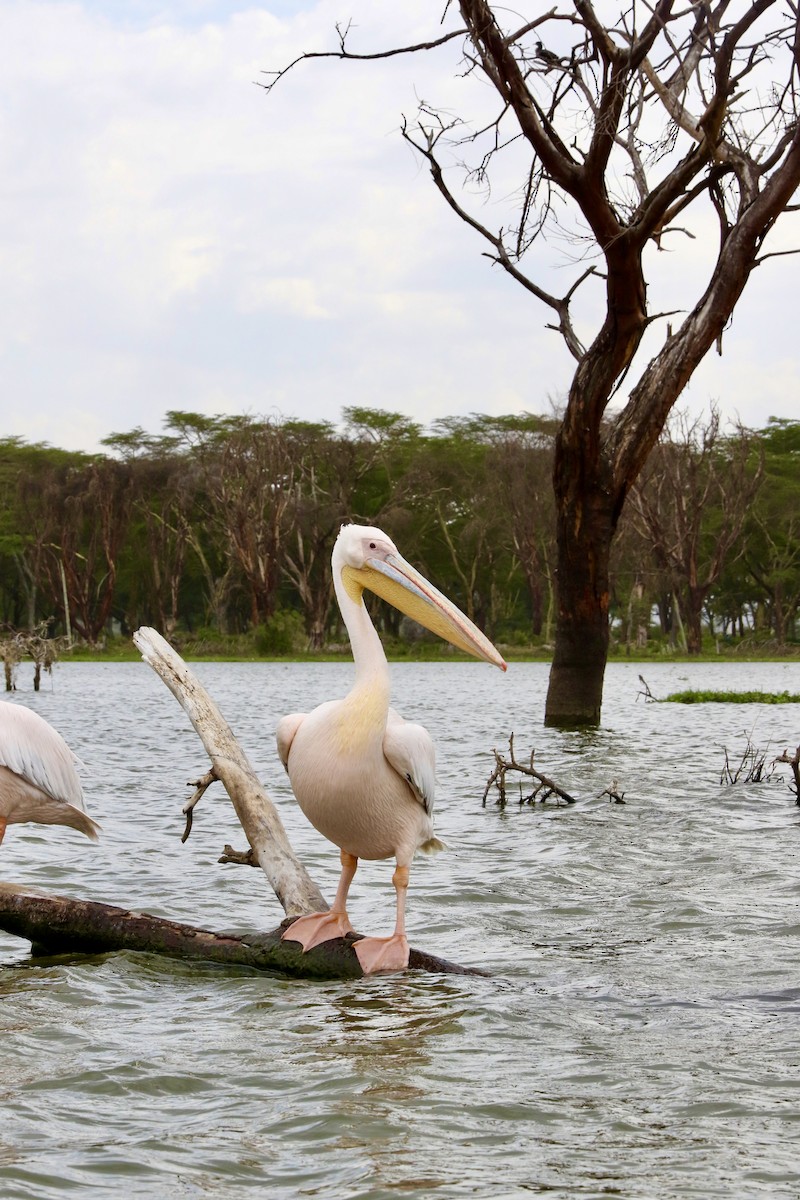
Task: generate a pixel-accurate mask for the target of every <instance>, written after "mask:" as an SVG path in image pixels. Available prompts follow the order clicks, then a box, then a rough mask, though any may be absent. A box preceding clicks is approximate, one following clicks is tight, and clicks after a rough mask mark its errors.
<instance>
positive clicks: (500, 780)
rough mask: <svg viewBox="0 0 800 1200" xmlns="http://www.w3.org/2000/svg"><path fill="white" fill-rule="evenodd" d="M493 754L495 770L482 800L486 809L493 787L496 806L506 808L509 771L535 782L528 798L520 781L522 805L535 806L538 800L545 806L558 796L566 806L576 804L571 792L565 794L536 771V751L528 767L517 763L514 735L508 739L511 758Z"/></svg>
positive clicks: (533, 752)
mask: <svg viewBox="0 0 800 1200" xmlns="http://www.w3.org/2000/svg"><path fill="white" fill-rule="evenodd" d="M492 753H493V754H494V760H495V768H494V770H493V771H492V773H491V775H490V776H489V778H488V780H487V781H486V788H485V790H484V793H483V800H482V804H483V805H484V807H485V806H486V798H487V796H488V795H489V792H490V791H491V789H492V786H494V787H495V788H496V789H497V798H496V800H495V804H498V805H499V806H500V807H501V808H503V807H504V806H505V803H506V776H507V774H508V772H509V771H517V772H518V773H519V774H520V775H527V776H528V777H529V778H530V779H533V780H534V786H533V791H532V792H531V793H530V794H529V795H527V796H524V795H523V794H522V781H521V780H519V781H518V782H519V803H520V804H535V803H536V801H537V800H538V802H539V803H540V804H544V803H545V801H546V800H549V799H550V797H551V796H556V797H557V798H558V800H563V802H564V803H565V804H574V803H575V798H574V796H570V794H569V792H565V791H564V789H563V788H560V787H559V786H558V784H557V783H554V782H553V780H552V779H548V778H547V776H546V775H542V773H541V771H537V770H535V769H534V766H533V758H534V755H535V753H536V751H535V750H532V751H531V756H530V762H529V763H528V764H527V765H526V764H525V763H520V762H517V760H516V758H515V757H514V735H513V733H512V734H511V736H510V737H509V739H508V753H509V758H507V759H506V758H504V757H503V755H502V754H500V752H499V751H498V750H494V749H493V750H492Z"/></svg>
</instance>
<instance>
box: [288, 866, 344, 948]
mask: <svg viewBox="0 0 800 1200" xmlns="http://www.w3.org/2000/svg"><path fill="white" fill-rule="evenodd" d="M340 857H341V862H342V873H341V875H340V876H339V886H338V887H337V889H336V895H335V896H334V898H333V907H332V908H331V909H330V910H329V911H328V912H323V913H309V915H308V916H307V917H298V918H297V920H296V921H293V922H292V924H291V925H290V926H289V928H288V929H287V930H286V931H285V932H284V933H283V934H282V935H281V941H282V942H299V943H300V945H301V946H302V947H303V950H304V951H305V950H310V949H311V948H312V946H319V945H320V943H321V942H331V941H333V939H334V938H340V937H344V935H345V934H346V933H352V932H353V926H352V925H351V924H350V918H349V917H348V915H347V893H348V892H349V890H350V884H351V883H352V882H353V876H354V875H355V873H356V867H357V866H358V859H357V858H356V857H355V855H353V854H347V853H345V851H344V850H342V852H341V855H340Z"/></svg>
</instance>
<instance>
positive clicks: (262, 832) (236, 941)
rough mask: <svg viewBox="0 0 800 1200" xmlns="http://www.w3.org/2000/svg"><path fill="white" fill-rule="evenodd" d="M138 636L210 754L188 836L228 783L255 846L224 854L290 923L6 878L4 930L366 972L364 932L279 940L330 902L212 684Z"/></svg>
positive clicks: (438, 963) (417, 962) (144, 634)
mask: <svg viewBox="0 0 800 1200" xmlns="http://www.w3.org/2000/svg"><path fill="white" fill-rule="evenodd" d="M134 641H135V643H136V646H137V648H138V649H139V651H140V652H141V654H142V657H143V658H144V660H145V661H146V662H147V663H148V664H149V665H150V666H151V667H152V668H153V670H154V671H155V672H156V674H157V675H158V676H159V678H160V679H162V680H163V682H164V683H165V684H166V686H167V687H168V688H169V690H170V691H171V692H172V694H173V695H174V696H175V698H176V699H177V700H178V701H179V703H180V704H181V706H182V707H183V709H184V710H185V712H186V714H187V716H188V717H189V719H190V721H191V722H192V725H193V726H194V728H195V731H196V732H197V734H198V735H199V737H200V739H201V740H202V742H203V745H204V746H205V748H206V751H207V753H208V756H209V758H210V759H211V768H212V769H211V771H210V772H209V773H208V774H207V775H206V776H204V777H203V779H202V780H200V781H199V783H198V785H197V791H196V792H195V794H194V796H193V797H192V799H191V800H190V801H189V802H188V803H187V804H186V805H185V806H184V812H185V813H186V814H187V829H186V833H185V834H184V840H185V838H186V836H188V831H189V830H190V829H191V814H192V813H193V810H194V806H195V805H196V803H197V801H198V800H199V799H200V798H201V796H202V795H203V793H204V792H205V790H206V788H207V787H208V786H209V785H210V784H211V783H213V782H215V781H216V780H220V781H221V782H222V783H223V784H224V786H225V790H226V791H227V793H228V795H229V797H230V799H231V802H232V804H233V807H234V809H235V810H236V815H237V817H238V818H239V821H240V823H241V825H242V829H243V830H244V832H245V836H246V837H247V840H248V842H249V844H250V849H249V851H248V852H247V853H244V854H243V853H237V852H235V851H231V849H230V847H228V846H226V847H225V852H224V854H223V857H222V858H221V860H220V861H223V862H240V863H245V864H247V865H249V866H255V867H259V868H260V869H261V870H262V871H263V872H264V874H265V875H266V877H267V880H268V882H269V885H270V887H271V888H272V890H273V891H274V893H275V895H276V896H277V898H278V900H279V901H280V903H281V905H282V907H283V909H284V911H285V913H286V920H285V921H284V923H283V924H282V925H281V926H279V927H278V928H277V929H273V930H270V931H269V932H267V933H255V934H253V935H251V936H248V937H234V936H232V935H229V934H217V933H213V932H210V931H209V930H205V929H196V928H194V927H193V926H190V925H182V924H178V923H176V922H174V921H167V920H164V919H163V918H160V917H154V916H150V915H148V914H146V913H137V912H129V911H127V910H125V909H121V908H117V907H115V906H113V905H109V904H100V903H97V902H95V901H91V900H74V899H71V898H68V897H64V896H51V895H45V894H42V893H40V892H36V891H33V890H31V889H27V888H19V887H15V886H14V885H11V884H0V929H4V930H6V931H7V932H8V933H12V934H15V935H17V936H19V937H23V938H27V939H28V940H29V941H31V942H32V943H33V944H34V946H35V947H37V948H38V949H39V950H40V951H41V952H46V953H64V952H68V951H78V952H86V953H104V952H108V951H113V950H142V951H149V952H150V953H155V954H162V955H166V956H168V957H171V958H192V959H202V960H205V961H212V962H221V963H228V964H232V965H238V966H249V967H256V968H259V969H267V970H273V971H277V972H280V973H282V974H286V975H297V976H303V977H309V978H314V977H317V978H341V979H350V978H358V977H360V976H361V975H362V974H363V972H362V970H361V966H360V963H359V961H358V958H357V956H356V954H355V951H354V950H353V943H354V941H356V940H357V939H358V937H359V935H358V934H348V935H347V937H346V938H336V939H334V940H333V941H330V942H324V943H322V945H319V946H315V947H314V948H313V949H311V950H308V951H306V952H305V953H304V952H303V950H302V948H301V947H300V945H299V943H298V942H291V941H287V942H284V941H282V940H281V934H282V932H283V930H284V928H285V927H286V925H287V924H288V923H290V921H291V920H292V919H294V918H296V917H298V916H301V915H302V914H303V913H307V912H319V911H324V910H326V909H327V908H328V904H327V902H326V900H325V898H324V897H323V895H322V893H321V892H320V890H319V888H318V887H317V885H316V884H315V883H314V881H313V879H311V877H310V876H309V874H308V872H307V871H306V869H305V867H304V866H303V864H302V863H301V862H300V860H299V859H298V858H297V856H296V854H295V853H294V851H293V849H292V847H291V845H290V844H289V839H288V838H287V836H286V831H285V829H284V827H283V822H282V821H281V819H280V816H279V814H278V812H277V810H276V808H275V806H274V805H273V803H272V801H271V800H270V799H269V797H268V795H267V794H266V792H265V790H264V788H263V787H262V785H261V783H260V782H259V780H258V778H257V776H256V774H255V772H254V771H253V768H252V767H251V765H250V763H249V762H248V760H247V756H246V755H245V753H244V751H243V750H242V748H241V747H240V746H239V744H238V742H237V741H236V739H235V738H234V736H233V733H232V732H231V730H230V727H229V726H228V724H227V722H226V721H225V719H224V717H223V716H222V714H221V713H220V711H219V709H218V708H217V706H216V704H215V703H214V701H213V700H212V699H211V697H210V696H209V695H208V693H207V692H206V690H205V688H204V687H203V686H202V685H201V683H200V682H199V680H198V679H197V678H196V676H195V675H194V674H193V673H192V672H191V671H190V670H189V668H188V667H187V665H186V663H184V661H183V659H182V658H181V657H180V656H179V655H178V654H177V653H176V652H175V651H174V650H173V649H172V647H171V646H170V645H169V644H168V643H167V642H165V641H164V639H163V638H162V637H161V635H160V634H159V633H157V632H156V631H155V630H154V629H146V628H145V629H140V630H139V631H138V632H137V633H136V634H134ZM409 967H411V968H412V969H414V968H416V969H418V970H424V971H433V972H437V973H444V974H459V975H463V974H466V975H482V974H483V973H484V972H482V971H479V970H477V969H473V968H468V967H461V966H459V965H458V964H456V963H451V962H447V961H446V960H445V959H440V958H437V957H435V956H434V955H431V954H425V953H423V952H422V951H419V950H414V949H412V950H411V954H410V957H409Z"/></svg>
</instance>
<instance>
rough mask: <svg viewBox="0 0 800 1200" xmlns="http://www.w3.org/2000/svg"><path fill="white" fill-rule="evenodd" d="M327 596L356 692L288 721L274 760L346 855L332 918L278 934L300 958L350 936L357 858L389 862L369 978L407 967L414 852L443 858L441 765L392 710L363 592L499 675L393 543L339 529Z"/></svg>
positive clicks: (313, 919) (477, 640) (365, 955)
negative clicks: (436, 820)
mask: <svg viewBox="0 0 800 1200" xmlns="http://www.w3.org/2000/svg"><path fill="white" fill-rule="evenodd" d="M331 565H332V570H333V584H334V588H335V591H336V599H337V600H338V602H339V608H340V609H341V613H342V619H343V620H344V623H345V626H346V627H347V632H348V634H349V635H350V645H351V647H352V651H353V659H354V662H355V682H354V684H353V687H352V689H351V691H350V692H348V694H347V695H346V696H345V697H344V698H343V699H341V700H330V701H328V702H327V703H326V704H321V705H320V706H319V707H318V708H315V709H314V710H313V712H310V713H292V714H291V715H290V716H288V717H284V718H283V719H282V720H281V721H280V723H279V725H278V730H277V739H278V753H279V754H280V758H281V761H282V762H283V765H284V767H285V768H286V770H287V772H288V775H289V779H290V782H291V785H292V790H293V791H294V794H295V797H296V799H297V802H298V804H299V805H300V808H301V809H302V810H303V812H304V813H305V815H306V817H308V819H309V821H310V822H311V824H312V825H313V826H314V827H315V828H316V829H318V830H319V832H320V833H321V834H323V835H324V836H325V837H326V838H328V840H329V841H331V842H333V843H334V845H336V846H338V847H339V849H340V851H341V864H342V872H341V876H340V878H339V886H338V888H337V891H336V896H335V898H334V901H333V906H332V908H331V909H330V911H329V912H325V913H314V914H311V915H309V916H303V917H299V918H298V919H297V920H296V921H294V922H293V924H292V925H290V926H289V928H288V929H287V930H286V932H285V933H284V934H283V937H284V938H285V939H287V940H291V941H297V942H300V944H301V945H302V947H303V950H310V949H311V947H312V946H317V945H319V944H320V943H321V942H325V941H329V940H331V939H332V938H337V937H343V936H344V935H345V934H346V933H349V932H351V931H352V928H353V927H352V925H351V924H350V919H349V917H348V915H347V894H348V890H349V888H350V884H351V882H352V879H353V876H354V875H355V872H356V867H357V866H358V860H359V859H360V858H366V859H384V858H394V859H395V861H396V864H397V865H396V868H395V872H394V875H393V877H392V882H393V884H394V887H395V892H396V894H397V921H396V924H395V930H394V933H393V934H392V936H391V937H388V938H378V937H368V938H363V939H360V940H359V941H357V942H356V944H355V951H356V954H357V955H358V958H359V962H360V963H361V967H362V970H363V971H364V973H365V974H369V973H371V972H373V971H398V970H403V969H404V968H405V967H407V966H408V942H407V940H406V933H405V903H406V893H407V890H408V874H409V868H410V866H411V860H412V859H413V857H414V854H415V852H416V851H417V850H422V851H423V852H427V853H431V852H435V851H436V850H439V849H441V848H442V843H441V842H439V841H438V839H437V838H436V837H435V836H434V831H433V793H434V784H435V774H436V755H435V750H434V746H433V742H432V740H431V737H430V735H429V734H428V732H427V730H426V729H424V728H423V727H422V726H421V725H414V724H411V723H410V722H407V721H404V720H403V718H402V717H401V716H400V714H399V713H397V712H395V710H394V709H392V708H390V707H389V692H390V686H389V664H388V663H387V661H386V655H385V654H384V652H383V647H382V645H381V641H380V638H379V637H378V634H377V632H376V630H375V627H374V625H373V624H372V621H371V620H370V618H369V614H368V613H367V610H366V607H365V605H364V600H363V595H362V594H363V592H364V589H365V588H368V589H369V590H370V591H371V592H375V593H376V594H377V595H378V596H381V597H383V599H384V600H387V601H388V602H389V603H390V604H392V605H394V607H395V608H398V609H399V610H400V611H401V612H403V613H405V614H406V615H407V616H409V617H412V618H413V619H414V620H415V621H418V622H419V623H420V624H422V625H425V626H426V627H427V628H428V629H430V630H432V631H433V632H434V633H436V634H438V635H439V637H442V638H445V639H446V640H447V641H448V642H451V643H452V644H453V645H454V646H457V647H458V648H459V649H460V650H464V651H466V652H467V653H468V654H471V655H474V657H476V658H481V659H484V660H485V661H486V662H489V663H493V664H494V665H495V666H498V667H500V668H501V669H502V670H505V669H506V664H505V663H504V661H503V659H502V658H501V656H500V655H499V654H498V652H497V650H496V649H495V648H494V646H493V645H492V643H491V642H490V641H489V640H488V638H486V637H484V635H483V634H482V633H481V631H480V630H479V629H478V628H477V626H475V625H474V624H473V623H472V621H470V620H469V618H468V617H466V616H464V614H463V613H462V612H460V611H459V609H457V608H456V606H455V605H454V604H451V602H450V601H449V600H448V599H447V598H446V597H445V596H443V595H442V594H441V592H439V591H437V590H436V588H435V587H433V585H432V584H430V583H429V582H428V581H427V579H425V578H424V577H423V576H422V575H420V573H419V572H418V571H416V570H415V569H414V568H413V567H412V566H410V565H409V563H407V562H406V561H405V559H403V558H402V557H401V555H400V554H399V552H398V550H397V547H396V546H395V544H394V542H393V541H392V540H391V538H389V537H387V535H386V534H385V533H383V532H382V530H380V529H375V528H372V527H370V526H366V525H344V526H343V527H342V530H341V532H340V534H339V537H338V538H337V541H336V545H335V546H334V550H333V557H332V562H331Z"/></svg>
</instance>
